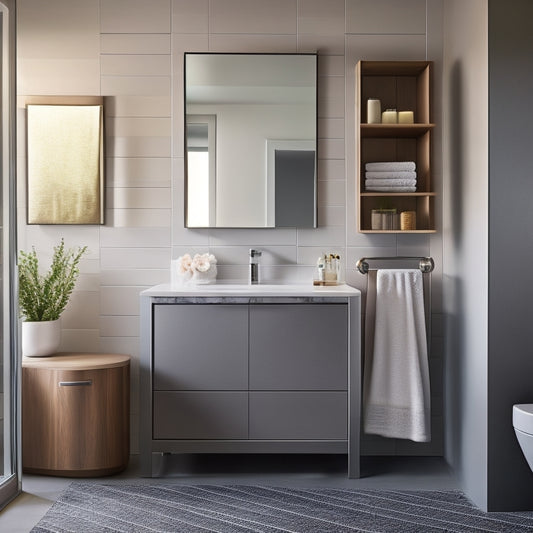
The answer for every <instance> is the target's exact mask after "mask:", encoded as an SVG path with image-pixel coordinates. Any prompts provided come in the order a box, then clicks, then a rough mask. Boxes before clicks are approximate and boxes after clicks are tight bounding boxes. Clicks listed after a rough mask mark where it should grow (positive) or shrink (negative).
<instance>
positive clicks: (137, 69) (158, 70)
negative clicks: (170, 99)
mask: <svg viewBox="0 0 533 533" xmlns="http://www.w3.org/2000/svg"><path fill="white" fill-rule="evenodd" d="M100 72H101V74H102V76H170V54H168V55H153V54H152V55H150V54H142V55H127V54H120V55H118V54H116V55H115V54H113V55H102V57H101V59H100Z"/></svg>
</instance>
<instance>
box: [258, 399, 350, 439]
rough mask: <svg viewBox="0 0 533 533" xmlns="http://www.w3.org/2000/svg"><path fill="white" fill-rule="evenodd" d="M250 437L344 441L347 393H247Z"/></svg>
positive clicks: (346, 426)
mask: <svg viewBox="0 0 533 533" xmlns="http://www.w3.org/2000/svg"><path fill="white" fill-rule="evenodd" d="M250 438H251V439H264V440H320V439H328V440H345V439H347V438H348V393H347V392H339V391H335V392H327V391H319V392H286V391H276V392H259V391H257V392H250Z"/></svg>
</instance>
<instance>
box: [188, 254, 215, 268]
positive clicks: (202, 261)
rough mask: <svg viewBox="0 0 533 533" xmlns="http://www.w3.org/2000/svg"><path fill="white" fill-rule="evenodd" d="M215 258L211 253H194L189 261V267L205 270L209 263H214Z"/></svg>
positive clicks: (209, 265)
mask: <svg viewBox="0 0 533 533" xmlns="http://www.w3.org/2000/svg"><path fill="white" fill-rule="evenodd" d="M216 262H217V260H216V258H215V256H214V255H213V254H208V253H205V254H201V255H200V254H196V255H195V256H194V258H193V260H192V263H191V269H192V270H197V271H198V272H207V271H208V270H209V269H210V268H211V265H213V266H215V265H216Z"/></svg>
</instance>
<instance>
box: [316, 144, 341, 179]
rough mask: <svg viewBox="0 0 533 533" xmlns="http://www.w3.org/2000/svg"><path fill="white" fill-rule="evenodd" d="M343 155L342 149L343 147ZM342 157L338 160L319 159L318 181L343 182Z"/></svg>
mask: <svg viewBox="0 0 533 533" xmlns="http://www.w3.org/2000/svg"><path fill="white" fill-rule="evenodd" d="M343 154H344V147H343ZM344 164H345V163H344V157H341V158H340V159H319V160H318V179H319V180H344V179H345V170H344Z"/></svg>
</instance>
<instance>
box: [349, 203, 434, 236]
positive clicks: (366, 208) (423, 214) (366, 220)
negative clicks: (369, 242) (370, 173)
mask: <svg viewBox="0 0 533 533" xmlns="http://www.w3.org/2000/svg"><path fill="white" fill-rule="evenodd" d="M434 200H435V195H434V194H432V193H424V194H418V193H405V194H403V193H391V194H386V195H384V194H379V193H376V194H375V195H374V194H370V193H366V194H365V195H361V196H360V206H359V209H360V216H359V217H358V220H359V223H360V226H359V228H358V229H359V231H360V232H361V233H432V232H434V231H435V222H434V219H433V213H434ZM393 208H394V209H396V210H397V212H398V213H401V212H402V211H415V212H416V230H409V231H405V230H400V229H398V230H372V229H371V228H372V210H373V209H393Z"/></svg>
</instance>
